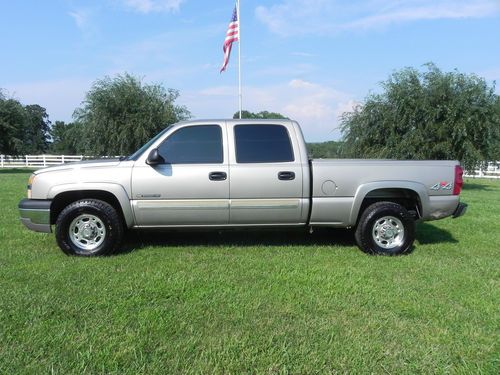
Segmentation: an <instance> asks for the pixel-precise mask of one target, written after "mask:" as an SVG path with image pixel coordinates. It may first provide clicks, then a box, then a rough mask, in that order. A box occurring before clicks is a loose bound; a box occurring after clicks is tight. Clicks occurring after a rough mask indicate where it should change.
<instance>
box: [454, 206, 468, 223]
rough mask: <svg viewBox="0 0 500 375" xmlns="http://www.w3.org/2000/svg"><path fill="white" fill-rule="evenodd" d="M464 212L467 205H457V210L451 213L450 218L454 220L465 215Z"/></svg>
mask: <svg viewBox="0 0 500 375" xmlns="http://www.w3.org/2000/svg"><path fill="white" fill-rule="evenodd" d="M466 211H467V204H466V203H459V204H458V207H457V209H456V210H455V212H453V215H452V217H453V218H454V219H456V218H457V217H460V216H463V215H465V212H466Z"/></svg>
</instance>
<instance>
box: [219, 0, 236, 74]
mask: <svg viewBox="0 0 500 375" xmlns="http://www.w3.org/2000/svg"><path fill="white" fill-rule="evenodd" d="M239 38H240V26H239V23H238V11H237V10H236V6H235V7H234V11H233V17H232V18H231V22H230V23H229V26H228V27H227V32H226V40H224V46H223V47H222V50H223V51H224V62H223V63H222V68H221V69H220V72H221V73H222V72H223V71H224V70H226V67H227V64H228V63H229V56H230V55H231V48H232V46H233V42H236V41H238V40H239Z"/></svg>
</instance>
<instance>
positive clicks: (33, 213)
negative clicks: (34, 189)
mask: <svg viewBox="0 0 500 375" xmlns="http://www.w3.org/2000/svg"><path fill="white" fill-rule="evenodd" d="M51 203H52V201H50V200H44V199H23V200H22V201H21V202H19V214H20V216H21V223H23V224H24V225H25V226H26V228H28V229H30V230H33V231H35V232H43V233H51V232H52V228H51V227H50V204H51Z"/></svg>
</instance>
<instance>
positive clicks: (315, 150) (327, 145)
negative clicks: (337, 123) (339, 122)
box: [307, 141, 342, 159]
mask: <svg viewBox="0 0 500 375" xmlns="http://www.w3.org/2000/svg"><path fill="white" fill-rule="evenodd" d="M341 148H342V142H336V141H328V142H321V143H307V151H308V153H309V156H311V157H312V158H321V159H332V158H340V157H341Z"/></svg>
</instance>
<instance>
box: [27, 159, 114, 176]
mask: <svg viewBox="0 0 500 375" xmlns="http://www.w3.org/2000/svg"><path fill="white" fill-rule="evenodd" d="M120 163H121V161H120V159H99V160H86V161H80V162H76V163H67V164H61V165H56V166H54V167H47V168H42V169H39V170H37V171H35V172H33V173H34V174H36V175H38V174H43V173H47V172H59V171H64V170H73V169H81V168H85V169H87V168H89V169H90V168H99V169H101V168H113V167H116V166H118V165H120Z"/></svg>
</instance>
